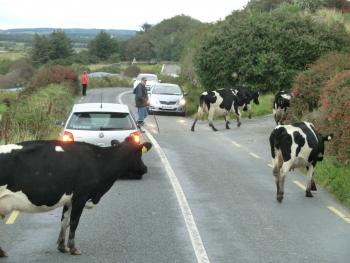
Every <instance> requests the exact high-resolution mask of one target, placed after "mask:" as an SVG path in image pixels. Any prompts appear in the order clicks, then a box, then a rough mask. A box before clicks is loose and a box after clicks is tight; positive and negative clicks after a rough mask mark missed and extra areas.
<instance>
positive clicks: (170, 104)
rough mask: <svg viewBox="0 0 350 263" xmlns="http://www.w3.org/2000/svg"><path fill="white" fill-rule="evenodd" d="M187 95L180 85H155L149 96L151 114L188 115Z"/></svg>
mask: <svg viewBox="0 0 350 263" xmlns="http://www.w3.org/2000/svg"><path fill="white" fill-rule="evenodd" d="M185 96H186V93H184V92H183V91H182V90H181V88H180V86H179V85H176V84H170V83H158V84H155V85H154V86H153V88H152V90H151V93H150V96H149V102H150V105H149V108H148V109H149V112H174V113H178V114H181V115H185V113H186V99H185Z"/></svg>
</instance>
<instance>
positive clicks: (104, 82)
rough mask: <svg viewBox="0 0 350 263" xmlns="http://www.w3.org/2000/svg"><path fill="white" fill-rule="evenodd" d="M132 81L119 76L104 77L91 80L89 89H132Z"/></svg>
mask: <svg viewBox="0 0 350 263" xmlns="http://www.w3.org/2000/svg"><path fill="white" fill-rule="evenodd" d="M131 86H132V81H131V79H129V78H124V77H118V76H104V77H96V78H90V79H89V88H103V87H131Z"/></svg>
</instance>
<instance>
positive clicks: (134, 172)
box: [111, 136, 152, 179]
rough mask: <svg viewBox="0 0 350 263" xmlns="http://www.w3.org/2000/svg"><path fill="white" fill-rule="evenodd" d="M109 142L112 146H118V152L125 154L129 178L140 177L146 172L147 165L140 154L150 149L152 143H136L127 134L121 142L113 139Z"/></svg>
mask: <svg viewBox="0 0 350 263" xmlns="http://www.w3.org/2000/svg"><path fill="white" fill-rule="evenodd" d="M111 144H112V147H117V148H118V152H119V153H120V154H125V156H126V157H127V164H128V165H127V170H128V171H127V173H128V176H129V177H130V178H135V179H140V178H141V177H142V175H144V174H145V173H147V166H146V165H145V164H144V163H143V161H142V154H143V153H146V152H148V151H149V150H150V149H151V147H152V143H150V142H145V143H141V144H136V143H135V140H134V138H132V137H130V136H129V137H127V138H126V139H125V141H124V142H122V143H119V142H118V141H115V140H113V141H112V142H111Z"/></svg>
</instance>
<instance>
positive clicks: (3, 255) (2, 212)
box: [0, 209, 8, 258]
mask: <svg viewBox="0 0 350 263" xmlns="http://www.w3.org/2000/svg"><path fill="white" fill-rule="evenodd" d="M0 212H1V213H0V218H1V219H2V220H4V219H5V216H6V214H7V213H8V210H6V209H4V210H2V211H0ZM3 257H7V253H6V252H5V251H4V250H3V249H2V248H1V247H0V258H3Z"/></svg>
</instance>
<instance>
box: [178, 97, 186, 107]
mask: <svg viewBox="0 0 350 263" xmlns="http://www.w3.org/2000/svg"><path fill="white" fill-rule="evenodd" d="M179 104H180V105H181V106H184V105H185V104H186V100H185V99H184V98H182V99H181V100H180V101H179Z"/></svg>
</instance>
